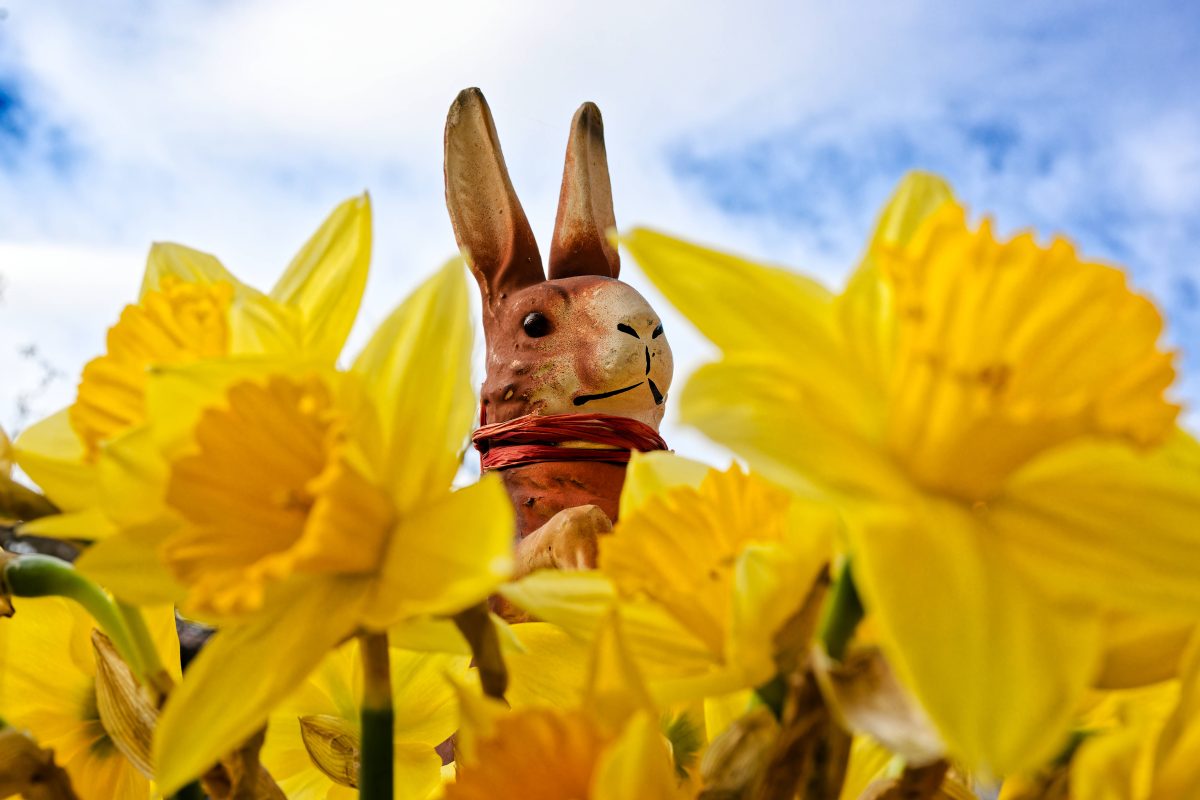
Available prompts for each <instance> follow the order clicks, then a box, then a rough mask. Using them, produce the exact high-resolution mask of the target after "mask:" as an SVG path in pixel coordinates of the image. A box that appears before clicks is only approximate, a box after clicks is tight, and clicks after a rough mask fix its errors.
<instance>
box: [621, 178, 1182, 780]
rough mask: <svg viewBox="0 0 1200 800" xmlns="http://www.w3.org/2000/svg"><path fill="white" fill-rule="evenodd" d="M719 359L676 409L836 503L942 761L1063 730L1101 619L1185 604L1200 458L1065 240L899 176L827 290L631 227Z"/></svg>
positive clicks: (1135, 316)
mask: <svg viewBox="0 0 1200 800" xmlns="http://www.w3.org/2000/svg"><path fill="white" fill-rule="evenodd" d="M625 243H626V245H627V246H628V247H629V249H630V250H631V251H632V253H633V254H634V256H635V257H636V258H637V260H638V262H639V263H640V264H641V265H642V267H643V268H644V269H645V271H646V273H647V274H648V275H649V276H650V278H651V280H652V281H653V282H654V283H655V284H656V285H657V286H658V288H659V289H661V290H662V291H663V293H664V294H665V295H666V296H667V297H668V298H669V299H670V300H671V301H672V302H673V303H674V304H675V305H676V306H678V307H679V308H680V309H681V310H682V311H683V312H684V314H686V315H687V316H688V318H689V319H691V320H692V321H693V322H694V323H695V324H696V325H697V327H699V328H700V330H701V332H703V333H704V334H705V335H706V336H708V337H709V338H710V339H711V340H712V341H713V342H714V343H716V344H717V345H718V346H719V347H720V348H721V350H722V352H723V358H722V360H721V361H720V362H718V363H715V364H711V365H708V366H705V367H703V368H701V369H700V370H699V371H698V372H697V373H696V374H695V375H694V376H693V377H692V378H691V380H690V381H689V382H688V385H687V387H686V388H685V389H684V391H683V393H682V398H681V411H682V416H683V419H684V420H685V421H686V422H688V423H690V424H692V425H694V426H696V427H698V428H700V429H701V430H703V431H704V432H706V433H707V434H708V435H709V436H711V437H712V438H714V439H715V440H717V441H719V442H722V443H723V444H725V445H727V446H729V447H730V448H732V449H733V450H734V451H735V452H737V453H738V454H740V455H741V456H743V457H745V458H746V459H747V460H748V461H749V463H750V464H751V465H752V466H753V467H755V468H756V469H760V470H762V471H763V472H764V473H765V474H767V475H768V476H771V477H774V478H775V479H777V480H779V481H780V482H782V483H785V484H787V485H788V486H790V487H792V488H794V489H797V490H799V491H803V492H811V491H813V490H814V489H819V490H821V491H824V492H826V493H828V495H829V496H831V497H832V498H834V499H836V500H837V501H838V502H839V504H840V508H841V510H842V512H843V514H844V515H845V519H846V522H847V528H848V540H849V549H850V554H851V558H852V568H853V577H854V581H855V583H856V584H857V586H858V589H859V591H860V592H861V594H862V596H863V600H864V601H865V603H866V606H867V609H868V611H869V613H871V614H873V615H874V616H875V617H876V622H877V623H878V626H879V631H880V638H881V641H882V645H883V647H884V649H885V652H886V655H887V657H888V659H889V661H891V663H892V664H893V666H894V667H895V669H896V671H897V674H898V675H899V676H900V678H901V680H902V681H903V682H904V683H905V684H906V685H907V686H908V687H909V688H910V689H911V690H912V691H913V692H914V694H915V695H916V697H917V698H918V700H919V701H920V702H921V704H922V705H923V706H924V707H925V709H926V710H927V711H928V713H929V715H930V717H931V718H932V720H933V721H934V723H935V724H936V725H937V727H938V728H939V730H940V732H941V734H942V736H943V738H944V740H945V741H946V743H947V744H948V746H949V747H950V749H951V754H952V755H954V756H956V757H959V758H962V759H963V760H964V761H965V762H966V763H967V764H968V765H969V766H971V767H972V768H974V769H980V770H983V771H985V772H990V773H991V774H993V775H995V774H1003V773H1007V772H1009V771H1016V770H1020V769H1022V768H1025V767H1030V766H1033V765H1036V764H1038V763H1041V762H1043V761H1045V760H1047V759H1048V758H1050V757H1051V756H1052V755H1054V754H1055V753H1056V751H1058V749H1059V748H1061V747H1062V746H1063V745H1064V740H1065V736H1066V732H1067V729H1068V727H1069V724H1070V720H1071V715H1072V713H1073V711H1074V709H1075V708H1076V706H1077V704H1078V701H1079V699H1080V695H1081V693H1082V692H1083V691H1084V689H1085V687H1086V686H1087V685H1088V684H1089V682H1091V681H1092V680H1093V679H1095V678H1096V676H1097V672H1098V670H1099V659H1100V654H1101V647H1102V634H1101V624H1102V622H1101V618H1102V615H1103V614H1104V613H1107V612H1109V611H1126V612H1128V613H1143V612H1148V613H1163V614H1171V615H1176V617H1177V618H1179V619H1180V621H1182V620H1183V619H1187V618H1190V619H1193V620H1194V619H1196V618H1197V616H1198V615H1200V581H1197V580H1196V575H1197V574H1200V528H1198V527H1197V525H1196V521H1197V520H1198V519H1200V468H1197V459H1196V457H1195V452H1196V444H1195V442H1193V441H1192V440H1191V439H1190V438H1189V437H1188V436H1186V435H1185V434H1183V433H1182V432H1180V431H1179V430H1178V429H1177V428H1176V426H1175V418H1176V414H1177V410H1178V409H1177V407H1176V406H1175V405H1173V404H1172V403H1170V402H1169V401H1168V400H1167V399H1166V398H1165V396H1164V392H1165V391H1166V390H1167V388H1168V387H1169V386H1170V384H1171V381H1172V378H1173V374H1174V372H1173V369H1172V366H1171V356H1170V355H1169V354H1168V353H1166V352H1164V351H1162V350H1161V349H1160V348H1159V345H1158V340H1159V336H1160V333H1161V330H1162V320H1161V318H1160V316H1159V314H1158V312H1157V311H1156V310H1155V308H1154V306H1153V305H1152V304H1151V303H1150V301H1148V300H1147V299H1145V298H1144V297H1141V296H1139V295H1137V294H1135V293H1133V292H1132V291H1131V290H1130V289H1129V288H1128V285H1127V282H1126V279H1125V277H1124V275H1123V274H1122V273H1121V272H1120V271H1119V270H1117V269H1114V268H1112V267H1108V266H1104V265H1101V264H1097V263H1093V262H1089V261H1085V260H1082V259H1081V258H1080V257H1079V256H1078V255H1077V254H1076V252H1075V250H1074V248H1073V247H1072V246H1071V245H1070V244H1069V243H1068V242H1066V241H1064V240H1062V239H1056V240H1054V241H1053V242H1052V243H1051V244H1050V245H1049V246H1042V245H1039V244H1038V243H1037V242H1036V241H1035V240H1034V238H1033V237H1032V236H1031V235H1028V234H1025V235H1021V236H1018V237H1017V238H1015V239H1012V240H1010V241H997V240H996V238H995V237H994V236H993V234H992V230H991V227H990V225H989V224H988V223H986V222H985V223H984V224H983V226H982V227H980V228H978V229H973V228H971V227H969V226H968V224H967V222H966V215H965V212H964V210H963V209H962V208H961V207H960V206H959V205H958V204H957V203H956V202H955V201H954V198H953V196H952V194H951V193H950V190H949V189H948V188H947V187H946V185H945V184H944V183H943V182H941V181H940V180H938V179H937V178H934V177H932V176H928V175H913V176H910V177H909V178H908V179H906V180H905V182H904V183H903V184H902V185H901V187H900V190H899V192H898V193H897V195H896V196H895V198H894V199H893V200H892V201H891V203H890V204H889V206H888V207H887V209H886V210H885V211H884V214H883V217H882V220H881V222H880V225H879V228H878V230H877V232H876V233H875V235H874V238H873V239H872V242H871V244H870V247H869V249H868V252H867V255H866V257H865V259H864V261H863V263H862V265H861V267H860V268H859V269H858V271H857V272H855V273H854V275H853V276H852V277H851V278H850V281H849V283H848V285H847V288H846V290H845V291H844V292H843V293H842V294H841V295H838V296H834V295H833V294H831V293H830V292H828V291H827V290H826V289H824V288H823V287H821V286H820V285H819V284H817V283H815V282H813V281H811V280H808V279H807V278H804V277H802V276H800V275H797V274H795V273H793V272H790V271H787V270H784V269H779V268H773V267H767V266H762V265H758V264H754V263H752V262H749V261H745V260H742V259H739V258H735V257H733V256H729V255H725V254H722V253H718V252H714V251H711V250H707V249H704V248H701V247H698V246H695V245H692V244H687V243H685V242H681V241H678V240H675V239H672V238H669V237H667V236H664V235H661V234H658V233H653V232H650V231H645V230H639V231H635V232H634V233H633V234H632V235H630V236H629V237H628V238H627V239H626V240H625Z"/></svg>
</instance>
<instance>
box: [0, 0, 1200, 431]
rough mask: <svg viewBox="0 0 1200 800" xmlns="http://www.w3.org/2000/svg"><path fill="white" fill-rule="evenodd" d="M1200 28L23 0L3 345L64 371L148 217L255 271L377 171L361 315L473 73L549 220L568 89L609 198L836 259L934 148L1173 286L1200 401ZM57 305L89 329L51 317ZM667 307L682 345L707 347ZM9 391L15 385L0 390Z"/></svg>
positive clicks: (6, 90) (416, 266)
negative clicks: (597, 116) (608, 169)
mask: <svg viewBox="0 0 1200 800" xmlns="http://www.w3.org/2000/svg"><path fill="white" fill-rule="evenodd" d="M1198 35H1200V12H1197V11H1195V10H1192V9H1191V8H1190V7H1187V6H1186V4H1183V5H1181V4H1175V3H1167V2H1152V3H1143V4H1139V5H1138V6H1137V7H1136V8H1133V7H1127V6H1125V5H1124V4H1118V3H1107V2H1068V3H1055V4H1052V5H1050V4H1044V3H1034V2H1024V1H1023V0H1009V1H1008V2H996V3H990V4H986V5H984V6H982V7H980V6H978V5H976V4H972V7H971V8H970V9H968V8H967V7H966V5H965V4H946V3H940V2H933V0H924V1H923V0H914V2H906V3H888V2H878V3H874V4H870V5H869V7H862V6H861V5H858V4H856V5H855V6H854V7H852V8H851V7H845V8H842V7H839V6H835V5H830V4H818V3H793V2H782V0H781V1H780V2H763V3H759V4H757V5H756V6H755V7H754V8H744V7H739V8H732V7H729V6H728V4H725V3H720V2H716V1H715V0H713V1H712V2H681V1H680V2H659V3H655V2H645V0H612V1H611V2H609V3H606V4H605V5H604V13H597V11H596V7H595V6H594V4H593V5H592V6H588V7H586V8H584V7H580V8H578V9H574V8H569V7H565V6H564V5H563V4H561V3H557V2H550V1H549V0H544V1H543V2H537V3H521V4H504V5H498V4H494V3H484V2H472V3H454V4H450V3H447V4H422V5H421V7H419V8H417V7H412V6H410V5H409V4H395V3H388V2H357V1H356V2H347V3H339V4H331V3H328V2H319V1H318V0H299V1H298V2H283V0H254V1H253V2H244V3H230V2H212V0H192V1H188V0H184V1H182V2H177V3H146V2H141V1H140V0H120V1H118V2H113V3H104V4H94V3H85V2H78V3H73V4H49V3H39V2H36V0H17V2H14V3H13V4H12V5H11V6H10V8H9V14H8V17H7V18H6V19H5V20H3V21H0V170H3V172H4V176H3V177H4V180H3V181H0V242H9V243H16V244H14V245H12V246H9V247H8V248H3V247H0V259H3V260H0V273H4V274H6V275H8V277H9V283H10V286H9V289H8V302H7V305H5V306H3V307H0V370H4V371H5V372H6V373H7V374H9V375H19V376H24V377H23V378H22V380H26V381H28V380H33V379H34V377H35V376H34V375H33V373H31V372H29V371H28V370H29V365H28V363H27V360H22V359H20V357H19V356H18V355H17V354H15V353H14V352H6V348H9V347H10V345H9V344H8V343H9V342H28V341H36V342H44V343H45V344H44V346H43V348H42V351H43V353H44V354H45V355H46V356H47V357H49V358H52V359H53V360H55V361H56V363H58V364H59V365H60V366H61V367H62V368H63V369H64V370H66V371H68V372H71V371H74V370H76V369H78V367H79V365H80V364H81V363H82V362H83V360H84V359H85V358H86V357H87V356H88V355H90V354H92V353H93V352H94V351H95V349H96V348H97V347H98V342H99V337H100V336H101V335H102V330H103V327H104V325H106V324H109V323H110V322H111V320H112V319H113V318H114V317H115V315H116V313H117V307H118V305H119V303H120V302H122V301H123V300H124V299H127V298H128V297H130V296H131V292H132V287H134V286H136V280H137V275H138V272H139V270H140V267H141V264H140V261H141V254H143V253H144V252H145V248H146V246H147V245H148V243H149V242H150V241H153V240H161V239H174V240H178V241H183V242H186V243H188V244H192V245H194V246H199V247H202V248H204V249H208V250H210V251H212V252H215V253H216V254H217V255H219V256H221V257H222V258H223V259H224V260H225V261H226V262H227V263H228V264H229V265H230V266H231V267H232V268H234V269H235V271H237V272H239V274H241V275H243V276H244V277H246V278H247V279H249V280H251V281H252V282H258V283H266V282H268V281H269V280H270V279H271V278H272V277H273V276H274V275H275V274H276V273H277V271H278V269H279V268H280V267H281V266H282V265H283V264H284V263H286V261H287V259H288V258H289V257H290V255H291V252H292V251H293V249H294V248H295V247H296V246H298V245H299V243H300V242H301V241H302V240H303V238H304V237H305V235H306V234H307V233H308V231H309V230H311V228H312V227H313V226H315V225H316V223H317V222H318V221H319V220H320V218H321V217H322V215H323V214H324V213H325V212H326V211H327V210H328V209H329V208H331V207H332V206H333V205H334V204H335V203H336V202H337V201H338V200H339V199H341V198H343V197H345V196H347V195H350V194H352V193H355V192H358V191H361V190H362V189H363V188H369V189H370V190H371V191H372V196H373V198H374V200H375V207H376V224H377V236H376V242H377V249H376V259H375V264H376V267H375V275H374V277H373V279H372V285H371V287H370V295H369V298H370V299H369V303H368V306H367V308H366V309H365V312H364V321H365V322H366V323H367V324H370V323H372V322H374V321H377V320H378V319H379V318H380V317H381V316H382V315H383V313H384V312H385V310H386V309H387V307H388V306H389V305H390V304H391V303H392V302H394V301H395V300H396V299H397V298H398V297H399V296H400V294H401V293H402V292H403V291H404V290H405V289H406V288H407V287H408V286H409V285H411V284H412V283H413V282H414V281H415V280H416V279H417V277H418V276H419V275H421V274H422V273H424V272H427V271H428V270H429V269H430V268H432V266H433V265H434V264H436V263H438V262H439V261H440V260H441V259H442V258H444V257H445V256H446V255H447V254H449V253H450V252H451V251H452V249H453V237H452V234H451V232H450V228H449V224H448V222H447V220H446V216H445V211H444V208H443V206H442V190H441V126H442V121H443V118H444V113H445V109H446V107H447V105H448V104H449V101H450V100H451V99H452V98H453V96H454V94H455V93H456V92H457V91H458V89H460V88H462V87H464V86H468V85H481V86H482V87H483V88H484V90H485V92H487V93H488V96H489V99H490V100H491V102H492V105H493V107H494V110H495V112H496V115H497V121H498V125H499V128H500V134H501V137H502V140H503V142H504V145H505V152H506V154H507V156H508V161H509V165H510V168H511V170H512V172H513V176H514V182H515V183H516V185H517V188H518V190H519V192H520V193H521V196H522V199H523V201H524V203H525V205H526V208H527V211H528V212H529V215H530V217H531V219H532V220H534V225H535V229H536V230H537V231H538V232H539V233H540V234H541V235H542V236H545V235H546V234H547V233H548V232H549V227H550V224H551V221H552V220H553V216H554V204H555V199H556V198H555V194H556V192H557V188H558V173H559V170H560V169H561V163H562V162H561V158H562V155H561V154H562V149H563V146H564V144H565V136H566V127H567V121H568V120H569V118H570V115H571V112H572V111H573V109H574V108H575V106H576V105H578V103H579V102H580V101H582V100H585V99H591V100H595V101H597V102H599V104H600V105H601V107H602V108H603V109H604V112H605V117H606V121H607V132H608V138H609V154H610V158H611V159H612V173H613V177H614V189H615V194H616V205H617V214H618V220H619V221H620V222H622V223H632V222H640V223H649V224H653V225H655V226H657V227H661V228H665V229H668V230H673V231H675V232H678V233H679V234H681V235H685V236H690V237H692V238H696V239H701V240H705V241H709V242H713V243H719V244H722V245H724V246H726V247H728V248H730V249H735V250H740V251H743V252H746V253H748V254H751V255H758V256H761V257H764V258H769V259H772V260H776V261H781V262H784V263H788V264H791V265H793V266H795V267H797V268H802V269H806V270H810V271H814V272H817V273H819V274H821V275H822V276H823V277H824V278H825V279H827V280H829V281H831V282H838V281H840V279H841V277H842V276H843V275H844V274H845V272H846V271H847V270H848V268H849V267H850V265H851V264H852V263H853V262H854V259H855V258H856V256H857V254H858V251H859V249H860V247H861V246H862V242H863V241H864V238H865V236H866V233H867V231H868V230H869V227H870V224H871V220H872V217H873V215H874V213H875V210H876V209H877V208H878V206H879V204H880V203H881V202H882V201H883V199H884V198H885V197H886V195H887V193H888V191H889V190H890V188H891V187H892V185H894V183H895V181H896V180H897V179H898V177H899V176H900V175H901V174H902V173H903V171H905V170H906V169H909V168H912V167H924V168H932V169H935V170H938V171H940V172H943V173H945V174H946V175H947V176H948V177H949V178H950V179H951V180H952V181H953V183H954V184H955V186H956V188H957V189H958V191H959V192H960V194H961V195H962V196H963V198H964V199H965V200H966V201H967V202H968V204H969V205H971V207H972V208H974V209H977V210H985V209H986V210H991V211H993V212H994V213H995V214H996V215H997V218H998V220H999V223H1000V226H1001V228H1002V229H1005V230H1013V229H1015V228H1019V227H1027V226H1034V227H1036V228H1037V230H1038V231H1039V232H1041V233H1042V234H1044V235H1049V234H1050V233H1053V232H1065V233H1067V234H1069V235H1071V236H1072V237H1073V238H1075V239H1076V240H1077V241H1079V242H1080V244H1081V246H1082V247H1083V249H1084V251H1085V252H1087V253H1088V254H1089V255H1092V256H1095V257H1099V258H1107V259H1112V260H1119V261H1121V262H1122V263H1124V264H1125V265H1126V266H1128V267H1129V269H1130V270H1131V272H1132V274H1133V275H1134V277H1135V280H1136V281H1137V283H1138V285H1139V286H1142V287H1143V288H1145V289H1146V290H1148V291H1151V292H1152V293H1154V295H1155V296H1156V297H1158V298H1159V299H1160V300H1161V301H1162V302H1163V303H1164V304H1165V305H1166V306H1167V308H1168V311H1169V313H1170V314H1171V318H1172V329H1171V332H1172V336H1173V337H1174V340H1175V341H1176V342H1178V343H1179V344H1181V345H1183V346H1184V348H1185V350H1186V352H1187V360H1186V362H1185V366H1186V368H1187V378H1186V382H1185V384H1184V387H1185V388H1184V391H1185V394H1186V395H1187V396H1188V397H1190V398H1192V399H1195V400H1200V347H1195V346H1191V343H1192V342H1195V341H1197V338H1196V335H1197V334H1200V310H1198V308H1197V305H1198V304H1197V298H1200V288H1198V287H1197V284H1196V282H1195V278H1194V277H1193V276H1194V274H1196V266H1197V264H1196V261H1197V258H1198V256H1197V254H1198V253H1200V213H1198V212H1200V109H1197V107H1196V106H1195V103H1194V92H1195V87H1194V81H1192V80H1190V76H1192V75H1196V74H1200V52H1197V51H1196V50H1195V47H1194V42H1195V40H1196V38H1197V36H1198ZM18 245H19V246H18ZM51 263H52V264H54V265H56V266H55V267H54V269H55V274H59V275H62V276H68V275H76V276H84V275H91V276H94V275H95V274H96V271H97V270H101V269H102V270H104V271H105V274H104V275H103V276H102V279H101V282H102V284H103V286H105V287H107V288H106V289H105V290H104V291H102V292H98V291H96V289H95V287H94V286H90V285H87V284H86V283H85V282H84V281H81V280H78V279H76V280H72V279H70V278H67V277H64V278H63V279H62V280H61V281H60V282H59V283H56V284H53V285H51V284H47V283H44V282H41V281H39V280H37V272H38V271H39V270H42V271H45V270H48V269H49V267H48V266H47V265H48V264H51ZM630 272H631V278H632V279H633V280H634V281H635V282H638V281H639V279H638V276H637V275H636V273H635V272H634V271H632V270H631V271H630ZM125 287H128V288H125ZM127 292H128V293H130V294H126V293H127ZM16 310H19V313H17V311H16ZM64 316H65V317H69V318H70V319H71V320H72V324H73V325H74V324H78V325H80V326H92V327H93V328H94V329H95V331H96V334H95V335H94V336H93V337H91V338H87V339H83V338H78V339H77V338H72V339H70V340H66V339H63V338H62V337H60V336H58V335H57V333H56V332H55V329H54V325H55V324H56V323H55V322H54V320H56V319H60V318H63V317H64ZM668 322H669V324H671V325H672V337H673V343H674V344H675V347H676V348H677V349H678V350H679V351H680V358H679V362H680V369H681V371H686V370H687V369H688V368H689V366H692V365H694V364H695V363H697V362H698V361H699V360H700V359H701V358H703V357H705V355H706V353H707V352H708V351H707V349H706V345H705V344H704V343H703V342H701V341H700V340H699V338H698V337H697V336H696V335H695V334H694V333H692V332H690V331H689V330H688V328H687V326H686V325H685V324H684V323H683V322H682V321H680V320H677V319H674V318H673V315H670V314H668ZM22 370H25V371H22ZM19 383H20V381H18V384H19ZM64 384H65V386H64V389H63V390H62V391H61V392H58V393H57V394H56V393H54V392H47V393H45V394H44V395H42V396H41V397H42V399H41V400H40V402H42V403H44V404H45V405H46V406H49V405H51V404H52V403H59V402H64V401H65V400H66V399H67V398H69V394H70V389H69V382H64ZM20 390H21V387H20V386H19V385H18V386H10V387H0V409H2V408H4V407H6V406H7V405H8V403H7V402H6V400H5V393H6V394H7V396H8V397H10V398H11V397H12V395H13V392H16V391H20ZM41 410H50V409H49V408H43V409H41ZM0 419H6V418H5V417H4V416H3V415H2V414H0ZM675 435H676V436H678V435H679V434H675Z"/></svg>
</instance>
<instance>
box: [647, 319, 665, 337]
mask: <svg viewBox="0 0 1200 800" xmlns="http://www.w3.org/2000/svg"><path fill="white" fill-rule="evenodd" d="M662 332H663V330H662V323H661V322H660V323H658V327H657V328H655V329H654V333H652V334H650V338H651V339H657V338H658V337H660V336H662Z"/></svg>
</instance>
